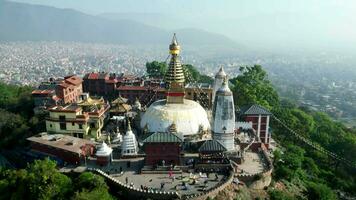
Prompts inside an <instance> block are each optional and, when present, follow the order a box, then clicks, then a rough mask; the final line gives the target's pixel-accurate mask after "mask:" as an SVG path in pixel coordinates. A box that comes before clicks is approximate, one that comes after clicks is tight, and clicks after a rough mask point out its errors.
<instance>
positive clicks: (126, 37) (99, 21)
mask: <svg viewBox="0 0 356 200" xmlns="http://www.w3.org/2000/svg"><path fill="white" fill-rule="evenodd" d="M0 27H1V28H0V41H53V40H55V41H77V42H101V43H116V44H162V43H167V41H169V40H170V38H171V33H172V32H173V31H167V30H163V29H160V28H157V27H154V26H149V25H145V24H143V23H140V22H136V21H133V20H128V19H118V20H113V19H106V18H103V17H100V16H92V15H88V14H84V13H81V12H79V11H76V10H72V9H58V8H54V7H49V6H41V5H32V4H24V3H15V2H8V1H1V0H0ZM175 32H177V34H178V35H179V36H178V37H179V40H180V41H181V42H184V43H185V44H186V45H200V44H204V45H218V46H227V47H234V46H235V45H236V44H235V43H234V41H232V40H230V39H229V38H227V37H225V36H223V35H219V34H214V33H210V32H206V31H202V30H197V29H183V30H176V31H175Z"/></svg>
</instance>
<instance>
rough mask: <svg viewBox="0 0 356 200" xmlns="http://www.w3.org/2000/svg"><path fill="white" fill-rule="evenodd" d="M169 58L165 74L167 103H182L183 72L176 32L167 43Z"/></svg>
mask: <svg viewBox="0 0 356 200" xmlns="http://www.w3.org/2000/svg"><path fill="white" fill-rule="evenodd" d="M169 53H170V54H171V59H170V61H169V67H168V70H167V73H166V76H165V79H166V87H167V103H183V99H184V82H185V78H184V72H183V68H182V64H181V63H180V60H179V53H180V46H179V44H178V42H177V37H176V34H174V35H173V38H172V43H171V44H170V45H169Z"/></svg>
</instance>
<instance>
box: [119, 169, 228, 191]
mask: <svg viewBox="0 0 356 200" xmlns="http://www.w3.org/2000/svg"><path fill="white" fill-rule="evenodd" d="M204 175H206V174H203V176H204ZM173 176H174V177H175V178H170V177H169V174H137V173H136V172H133V171H128V172H125V173H124V174H123V175H120V176H116V175H115V174H113V177H115V178H116V179H118V180H119V181H121V182H122V183H126V178H127V179H128V184H129V185H130V184H133V186H134V187H136V188H141V185H142V186H143V187H144V186H147V187H148V188H152V189H157V190H161V184H162V183H163V184H164V187H163V189H162V191H170V192H175V191H177V192H179V193H181V194H193V193H197V192H200V191H203V190H204V189H210V188H212V187H214V186H216V185H217V184H218V183H219V182H220V181H221V180H222V179H223V177H224V175H222V174H218V179H217V180H216V176H215V173H210V174H209V177H207V178H201V177H200V176H199V174H198V173H195V174H189V173H182V175H181V174H175V175H174V174H173ZM190 177H191V178H190ZM193 177H195V180H196V182H195V184H194V185H193V180H194V178H193ZM206 180H207V181H206ZM183 182H185V183H186V186H187V188H184V186H183V185H182V184H183ZM204 182H206V185H205V183H204Z"/></svg>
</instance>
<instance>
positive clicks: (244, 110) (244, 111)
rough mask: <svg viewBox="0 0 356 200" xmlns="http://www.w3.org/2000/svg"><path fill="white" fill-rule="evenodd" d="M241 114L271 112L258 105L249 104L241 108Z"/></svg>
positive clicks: (267, 113) (269, 113)
mask: <svg viewBox="0 0 356 200" xmlns="http://www.w3.org/2000/svg"><path fill="white" fill-rule="evenodd" d="M241 114H243V115H271V114H272V113H271V112H269V111H268V110H267V109H266V108H264V107H262V106H260V105H257V104H255V105H251V106H246V107H243V108H241Z"/></svg>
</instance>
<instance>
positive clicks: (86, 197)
mask: <svg viewBox="0 0 356 200" xmlns="http://www.w3.org/2000/svg"><path fill="white" fill-rule="evenodd" d="M72 199H73V200H98V199H100V200H113V199H114V198H113V197H112V196H111V195H110V194H109V193H108V191H107V190H105V189H94V190H92V191H88V190H85V189H84V190H83V191H81V192H76V193H75V195H74V197H73V198H72Z"/></svg>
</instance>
